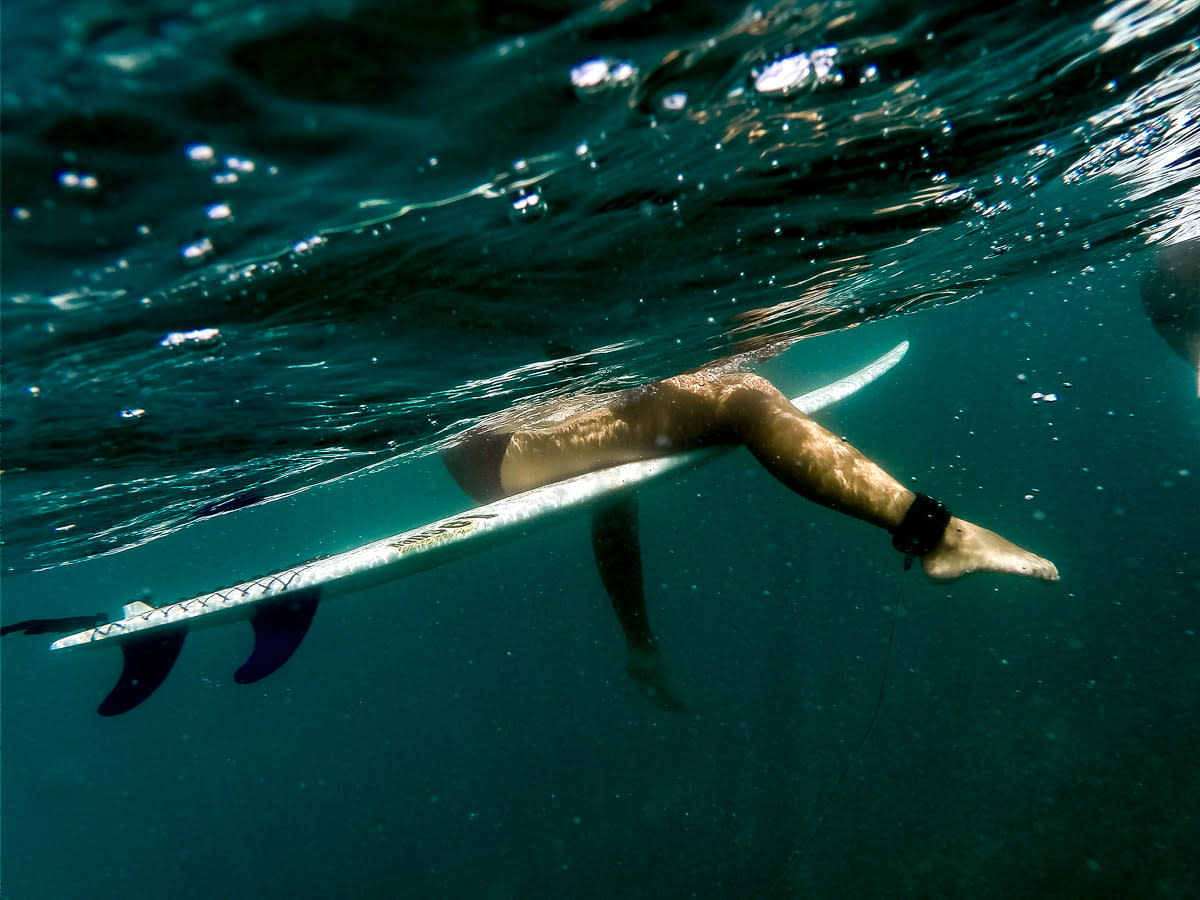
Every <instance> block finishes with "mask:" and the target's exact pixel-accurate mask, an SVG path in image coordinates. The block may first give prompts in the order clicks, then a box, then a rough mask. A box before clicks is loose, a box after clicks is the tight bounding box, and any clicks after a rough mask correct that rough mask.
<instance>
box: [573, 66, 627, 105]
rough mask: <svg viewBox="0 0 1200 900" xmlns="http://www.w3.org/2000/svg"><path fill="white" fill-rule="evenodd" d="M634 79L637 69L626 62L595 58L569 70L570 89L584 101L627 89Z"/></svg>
mask: <svg viewBox="0 0 1200 900" xmlns="http://www.w3.org/2000/svg"><path fill="white" fill-rule="evenodd" d="M636 77H637V67H636V66H635V65H634V64H633V63H631V62H629V61H628V60H624V59H612V58H611V57H600V56H596V57H592V58H591V59H585V60H584V61H583V62H581V63H579V64H578V65H577V66H574V67H573V68H572V69H571V87H572V88H574V89H575V95H576V96H577V97H580V98H585V99H586V98H589V97H596V96H599V95H602V94H606V93H608V92H610V91H613V90H617V89H619V88H624V87H627V86H629V85H631V84H633V81H634V79H635V78H636Z"/></svg>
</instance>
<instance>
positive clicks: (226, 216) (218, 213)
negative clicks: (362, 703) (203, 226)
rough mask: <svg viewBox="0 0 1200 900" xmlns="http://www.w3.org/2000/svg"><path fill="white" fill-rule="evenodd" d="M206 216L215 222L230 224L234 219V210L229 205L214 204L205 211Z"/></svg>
mask: <svg viewBox="0 0 1200 900" xmlns="http://www.w3.org/2000/svg"><path fill="white" fill-rule="evenodd" d="M204 215H206V216H208V218H210V219H212V220H213V221H214V222H228V221H230V220H232V218H233V209H232V208H231V207H230V206H229V204H228V203H214V204H212V205H211V206H209V207H208V208H207V209H205V210H204Z"/></svg>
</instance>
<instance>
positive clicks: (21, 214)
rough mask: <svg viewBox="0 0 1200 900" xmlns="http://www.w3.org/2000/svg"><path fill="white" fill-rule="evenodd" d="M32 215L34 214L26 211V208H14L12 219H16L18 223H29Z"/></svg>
mask: <svg viewBox="0 0 1200 900" xmlns="http://www.w3.org/2000/svg"><path fill="white" fill-rule="evenodd" d="M31 215H32V213H30V212H29V210H28V209H26V208H25V207H24V206H14V207H13V208H12V217H13V218H14V219H16V220H17V221H18V222H27V221H29V219H30V217H31Z"/></svg>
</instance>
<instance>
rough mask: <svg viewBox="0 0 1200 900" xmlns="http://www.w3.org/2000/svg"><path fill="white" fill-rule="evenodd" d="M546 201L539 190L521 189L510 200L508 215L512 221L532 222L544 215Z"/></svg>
mask: <svg viewBox="0 0 1200 900" xmlns="http://www.w3.org/2000/svg"><path fill="white" fill-rule="evenodd" d="M546 212H547V207H546V201H545V200H543V199H542V195H541V193H540V192H539V191H522V192H521V193H519V194H518V195H517V196H516V198H515V199H514V200H513V202H512V209H510V210H509V212H508V217H509V219H510V220H512V221H513V222H532V221H535V220H537V219H540V218H542V217H543V216H545V215H546Z"/></svg>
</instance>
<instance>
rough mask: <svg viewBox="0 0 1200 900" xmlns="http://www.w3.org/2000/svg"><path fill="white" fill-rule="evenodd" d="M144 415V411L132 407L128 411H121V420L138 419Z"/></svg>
mask: <svg viewBox="0 0 1200 900" xmlns="http://www.w3.org/2000/svg"><path fill="white" fill-rule="evenodd" d="M145 414H146V411H145V410H144V409H141V408H140V407H133V408H130V409H123V410H121V418H122V419H140V418H141V417H142V416H144V415H145Z"/></svg>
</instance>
